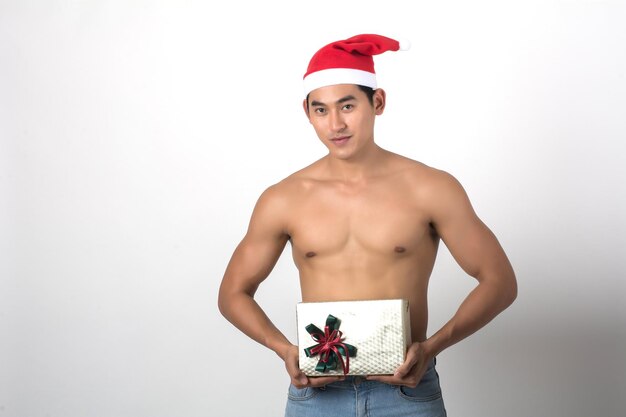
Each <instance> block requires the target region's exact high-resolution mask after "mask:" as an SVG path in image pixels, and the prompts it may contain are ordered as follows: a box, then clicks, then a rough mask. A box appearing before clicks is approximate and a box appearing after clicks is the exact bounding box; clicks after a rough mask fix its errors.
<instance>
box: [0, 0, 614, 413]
mask: <svg viewBox="0 0 626 417" xmlns="http://www.w3.org/2000/svg"><path fill="white" fill-rule="evenodd" d="M409 3H412V6H411V10H409V9H407V6H406V5H407V4H409ZM625 21H626V6H625V4H624V2H618V1H555V0H548V1H519V2H511V1H492V2H488V1H471V2H461V1H458V2H449V1H438V2H394V1H384V2H381V1H376V2H371V1H363V0H360V1H347V2H340V1H322V0H320V1H317V2H293V1H284V2H279V1H268V2H253V1H249V2H241V1H240V2H237V1H232V2H222V3H215V2H202V1H176V2H175V1H173V0H172V1H106V2H105V1H99V2H98V1H95V0H94V1H78V0H74V1H70V0H66V1H40V2H36V1H18V0H13V1H11V0H4V1H0V245H1V246H0V277H1V279H0V416H3V417H4V416H9V417H44V416H45V417H48V416H59V417H78V416H114V417H125V416H129V417H131V416H132V417H144V416H145V417H161V416H164V417H165V416H185V417H194V416H237V417H242V416H279V415H282V412H283V409H284V404H285V399H286V390H287V384H288V378H287V375H286V373H285V372H284V370H283V364H282V362H281V361H280V359H279V358H278V357H277V356H275V355H274V353H272V352H270V351H269V350H267V349H265V348H263V347H262V346H260V345H258V344H256V342H253V341H252V340H251V339H248V338H247V337H246V336H245V335H243V334H242V333H240V332H239V331H238V330H237V329H235V328H234V327H232V326H231V325H230V324H229V323H228V322H227V321H226V320H225V319H223V318H222V317H221V316H220V315H219V312H218V310H217V305H216V296H217V288H218V286H219V283H220V280H221V278H222V274H223V272H224V269H225V267H226V264H227V262H228V260H229V258H230V255H231V253H232V251H233V250H234V248H235V246H236V245H237V243H238V242H239V240H240V239H241V238H242V237H243V234H244V233H245V229H246V227H247V222H248V219H249V215H250V213H251V210H252V207H253V205H254V203H255V201H256V199H257V197H258V195H259V194H260V193H261V192H262V191H263V190H264V189H265V188H266V187H267V186H269V185H270V184H273V183H274V182H277V181H279V180H280V179H282V178H283V177H285V176H287V175H288V174H290V173H291V172H293V171H295V170H297V169H299V168H301V167H303V166H305V165H307V164H309V163H311V162H312V161H314V160H315V159H317V158H319V157H321V156H323V155H324V154H325V148H324V147H323V146H322V145H321V144H320V143H319V141H318V140H317V138H316V137H315V134H314V132H313V130H312V129H311V127H310V125H309V124H308V123H307V121H306V119H305V118H304V115H303V113H302V110H301V107H300V102H301V99H302V96H301V78H302V74H303V73H304V71H305V68H306V65H307V63H308V60H309V58H310V57H311V55H312V54H313V53H314V52H315V51H316V50H317V49H318V48H319V47H321V46H322V45H324V44H326V43H328V42H331V41H334V40H338V39H344V38H346V37H349V36H352V35H355V34H358V33H372V32H373V33H379V34H383V35H387V36H390V37H395V38H406V39H409V40H410V41H411V43H412V49H411V50H410V51H406V52H396V53H386V54H384V55H381V56H380V57H378V58H377V60H376V62H377V64H376V65H377V72H378V74H379V76H378V78H379V84H380V85H381V86H382V87H384V88H385V89H386V91H387V93H388V106H387V110H386V113H385V114H384V115H383V116H381V117H380V118H379V119H378V122H377V131H376V138H377V141H378V142H379V144H381V145H382V146H383V147H385V148H387V149H389V150H392V151H395V152H398V153H401V154H404V155H406V156H408V157H411V158H413V159H416V160H420V161H422V162H424V163H426V164H429V165H431V166H435V167H437V168H440V169H444V170H446V171H448V172H450V173H451V174H453V175H455V176H456V177H457V178H458V179H459V180H460V181H461V183H462V184H463V185H464V186H465V188H466V190H467V192H468V194H469V196H470V198H471V200H472V202H473V203H474V206H475V208H476V210H477V212H478V214H479V216H480V217H481V218H482V219H483V220H484V221H485V222H486V223H487V224H488V225H489V226H490V227H491V228H492V230H493V231H494V232H495V233H496V235H497V236H498V238H499V239H500V241H501V243H502V245H503V246H504V248H505V249H506V251H507V253H508V254H509V257H510V259H511V261H512V263H513V265H514V267H515V270H516V273H517V276H518V279H519V287H520V288H519V298H518V300H517V301H516V303H515V304H514V305H513V306H512V307H511V308H510V309H509V310H506V311H505V312H504V313H503V314H502V315H501V316H499V317H498V318H497V319H496V320H495V321H493V322H492V323H491V324H490V325H489V326H488V327H486V328H484V329H483V330H481V331H480V332H479V333H477V334H475V335H473V336H472V337H470V338H469V339H467V340H465V341H463V342H462V343H460V344H458V345H456V346H454V347H452V348H450V349H449V350H447V351H445V352H443V353H442V354H441V355H440V357H439V373H440V375H441V378H442V387H443V391H444V398H445V401H446V406H447V409H448V412H449V415H450V416H464V417H468V416H469V417H474V416H476V417H478V416H481V417H485V416H493V417H496V416H519V417H527V416H568V417H573V416H578V417H589V416H614V417H618V416H623V415H624V413H625V410H626V399H625V395H624V394H625V393H626V360H625V357H626V355H625V353H626V307H625V305H626V300H625V296H626V284H625V277H624V275H625V270H626V268H625V267H626V256H625V255H626V220H625V214H624V213H626V185H625V179H626V153H625V146H624V140H625V139H626V46H625V45H626V29H625V25H624V22H625ZM473 285H474V281H473V280H472V279H471V278H469V277H467V276H465V275H464V274H463V273H462V271H461V270H460V268H459V267H458V266H457V265H456V264H455V263H454V261H453V260H452V258H451V257H450V255H449V253H448V252H447V250H446V248H445V246H442V247H441V250H440V255H439V258H438V260H437V264H436V266H435V270H434V273H433V277H432V283H431V287H430V312H431V323H430V324H431V326H430V330H429V334H432V333H433V332H434V331H436V330H437V329H438V328H439V327H440V326H441V325H442V324H443V323H444V322H445V321H446V320H447V319H448V318H450V317H451V316H452V314H454V312H455V311H456V308H457V306H458V304H459V303H460V302H461V300H462V299H463V298H464V297H465V295H466V294H467V292H468V291H469V290H471V288H472V287H473ZM299 297H300V294H299V288H298V282H297V271H296V270H295V268H294V267H293V265H292V263H291V258H290V253H289V251H288V250H287V252H285V255H284V256H283V257H282V258H281V260H280V261H279V263H278V265H277V266H276V268H275V270H274V272H273V273H272V275H271V276H270V278H269V279H268V280H267V281H266V282H265V283H264V284H263V285H262V286H261V289H260V290H259V293H258V301H259V303H260V304H261V305H262V306H263V307H264V308H265V310H266V311H267V313H268V315H269V316H270V317H271V318H272V319H273V320H274V321H275V323H276V324H277V326H278V327H279V328H281V329H282V330H283V331H284V332H285V333H286V334H287V335H288V337H290V338H291V339H292V340H294V337H295V304H296V302H297V301H299Z"/></svg>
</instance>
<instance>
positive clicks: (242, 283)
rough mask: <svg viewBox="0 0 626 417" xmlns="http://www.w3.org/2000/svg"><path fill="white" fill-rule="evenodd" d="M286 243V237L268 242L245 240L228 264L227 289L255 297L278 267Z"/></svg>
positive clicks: (225, 275)
mask: <svg viewBox="0 0 626 417" xmlns="http://www.w3.org/2000/svg"><path fill="white" fill-rule="evenodd" d="M286 243H287V238H286V237H283V238H275V239H268V240H259V239H255V238H250V237H246V238H244V239H243V240H242V241H241V243H240V244H239V246H237V249H235V252H234V253H233V256H232V257H231V259H230V262H229V263H228V267H227V268H226V273H225V274H224V280H223V285H224V286H225V287H226V288H227V289H230V290H233V291H244V292H247V293H249V294H250V295H253V294H254V292H255V291H256V289H257V287H258V286H259V284H260V283H261V282H263V280H264V279H265V278H267V276H268V275H269V273H270V272H271V271H272V269H273V268H274V265H276V261H278V258H279V257H280V254H281V253H282V251H283V249H284V248H285V244H286Z"/></svg>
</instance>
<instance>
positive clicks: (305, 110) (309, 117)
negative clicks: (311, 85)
mask: <svg viewBox="0 0 626 417" xmlns="http://www.w3.org/2000/svg"><path fill="white" fill-rule="evenodd" d="M302 109H303V110H304V114H306V118H307V119H309V123H310V122H311V116H310V115H309V105H308V103H307V102H306V98H305V99H304V100H302Z"/></svg>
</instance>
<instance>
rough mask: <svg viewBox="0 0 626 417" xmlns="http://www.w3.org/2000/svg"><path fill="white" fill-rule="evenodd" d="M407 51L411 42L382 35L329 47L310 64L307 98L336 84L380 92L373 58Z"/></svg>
mask: <svg viewBox="0 0 626 417" xmlns="http://www.w3.org/2000/svg"><path fill="white" fill-rule="evenodd" d="M407 49H409V44H408V42H406V41H403V42H399V41H397V40H394V39H391V38H387V37H385V36H381V35H368V34H366V35H356V36H353V37H351V38H348V39H345V40H342V41H337V42H332V43H329V44H328V45H326V46H324V47H322V48H321V49H320V50H319V51H317V52H316V53H315V55H313V58H311V61H310V62H309V67H308V68H307V71H306V74H304V94H305V95H307V94H309V93H310V92H311V91H313V90H315V89H316V88H320V87H325V86H327V85H335V84H358V85H363V86H366V87H371V88H374V89H376V88H377V86H376V72H375V71H374V59H373V58H372V55H378V54H382V53H383V52H386V51H397V50H407Z"/></svg>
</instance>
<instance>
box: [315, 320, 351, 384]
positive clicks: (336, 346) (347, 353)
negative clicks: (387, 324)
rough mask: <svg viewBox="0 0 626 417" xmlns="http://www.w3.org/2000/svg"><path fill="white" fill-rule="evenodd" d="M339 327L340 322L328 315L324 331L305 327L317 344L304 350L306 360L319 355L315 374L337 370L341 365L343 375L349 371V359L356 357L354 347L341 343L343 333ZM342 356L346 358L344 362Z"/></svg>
mask: <svg viewBox="0 0 626 417" xmlns="http://www.w3.org/2000/svg"><path fill="white" fill-rule="evenodd" d="M340 325H341V321H340V320H339V319H338V318H337V317H335V316H333V315H332V314H329V315H328V317H327V318H326V325H325V326H324V331H322V330H321V329H320V328H319V327H317V326H316V325H314V324H313V323H311V324H309V325H308V326H306V327H305V329H306V331H307V332H309V334H310V335H311V337H312V338H313V340H315V342H317V343H316V344H315V345H313V346H310V347H308V348H306V349H304V353H305V354H306V356H307V358H310V357H313V356H316V355H318V354H319V355H320V359H319V361H318V362H317V365H316V366H315V370H316V371H317V372H326V371H328V370H334V369H337V365H338V364H341V367H342V369H343V373H344V375H345V374H347V373H348V372H349V370H350V358H351V357H355V356H356V347H354V346H352V345H350V344H348V343H344V342H343V333H342V332H341V330H339V326H340ZM342 356H344V357H345V358H346V360H345V362H344V360H343V357H342Z"/></svg>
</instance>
